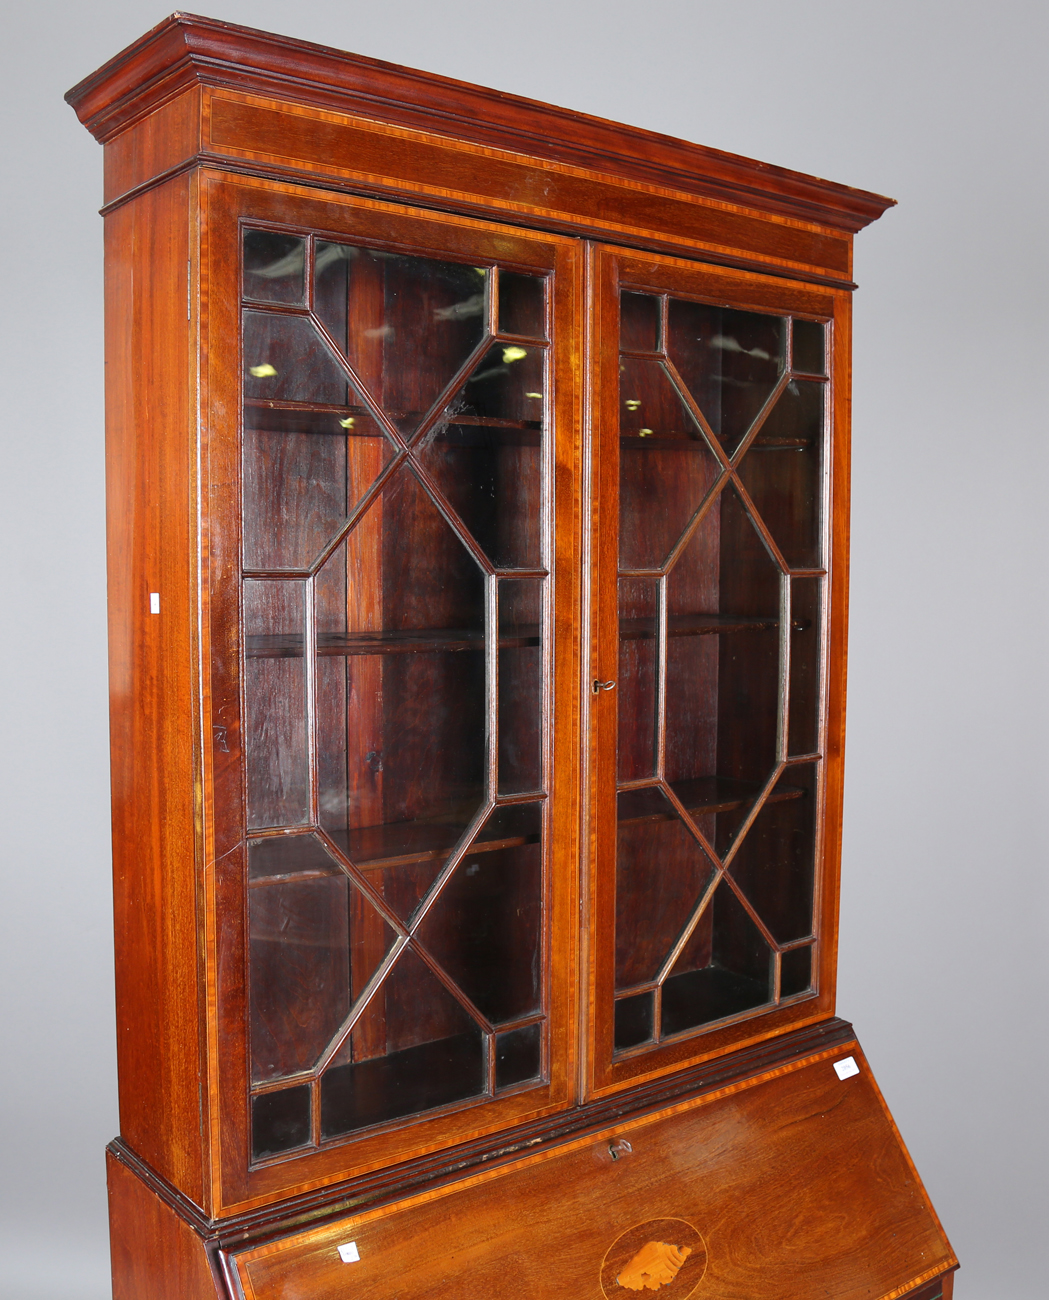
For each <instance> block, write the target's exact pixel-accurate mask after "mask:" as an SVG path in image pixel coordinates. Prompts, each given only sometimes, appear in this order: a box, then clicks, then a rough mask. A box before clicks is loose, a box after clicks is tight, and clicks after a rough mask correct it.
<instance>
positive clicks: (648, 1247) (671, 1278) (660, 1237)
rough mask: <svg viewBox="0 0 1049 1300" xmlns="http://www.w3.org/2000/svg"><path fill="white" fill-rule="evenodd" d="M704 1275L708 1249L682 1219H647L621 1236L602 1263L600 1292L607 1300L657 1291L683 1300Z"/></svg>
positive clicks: (670, 1297)
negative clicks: (628, 1294) (633, 1292)
mask: <svg viewBox="0 0 1049 1300" xmlns="http://www.w3.org/2000/svg"><path fill="white" fill-rule="evenodd" d="M706 1271H707V1247H706V1243H705V1242H704V1240H703V1238H702V1236H701V1235H700V1233H699V1232H698V1231H697V1230H696V1229H695V1228H694V1227H693V1226H692V1224H691V1223H687V1222H686V1221H685V1220H684V1219H649V1220H648V1221H647V1222H646V1223H639V1224H638V1225H637V1226H636V1227H634V1228H628V1229H627V1231H626V1232H624V1233H621V1234H620V1236H618V1237H617V1238H616V1239H615V1241H614V1242H613V1243H612V1245H611V1246H609V1248H608V1251H607V1252H606V1254H605V1258H604V1260H603V1261H602V1263H601V1290H602V1291H603V1292H604V1293H605V1295H606V1296H607V1297H608V1300H615V1298H616V1297H625V1296H626V1294H627V1292H629V1291H658V1292H659V1294H660V1295H661V1296H664V1297H666V1300H685V1297H686V1296H690V1295H691V1294H692V1292H693V1291H695V1289H696V1287H697V1286H699V1284H700V1282H702V1281H703V1275H704V1273H705V1272H706Z"/></svg>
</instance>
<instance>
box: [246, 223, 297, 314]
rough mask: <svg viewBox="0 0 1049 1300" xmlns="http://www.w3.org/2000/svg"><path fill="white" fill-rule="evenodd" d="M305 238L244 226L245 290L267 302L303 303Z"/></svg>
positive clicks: (247, 295) (250, 295) (251, 296)
mask: <svg viewBox="0 0 1049 1300" xmlns="http://www.w3.org/2000/svg"><path fill="white" fill-rule="evenodd" d="M305 271H306V241H305V240H304V239H303V238H302V237H301V235H285V234H282V233H281V232H280V231H277V230H245V232H244V294H245V297H247V298H257V299H261V300H262V301H264V302H287V303H301V302H302V300H303V290H304V288H305V285H306V278H305Z"/></svg>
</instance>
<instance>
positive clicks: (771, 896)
mask: <svg viewBox="0 0 1049 1300" xmlns="http://www.w3.org/2000/svg"><path fill="white" fill-rule="evenodd" d="M816 769H817V764H815V763H802V764H799V765H798V766H796V767H788V768H785V769H784V771H783V773H782V774H781V776H780V777H779V779H778V780H777V782H776V784H775V786H774V787H773V790H772V793H771V794H770V795H769V797H768V800H767V801H766V802H765V804H764V805H763V806H762V808H761V811H760V812H759V813H758V815H757V817H756V818H755V819H754V824H753V825H752V826H751V827H750V829H749V831H748V832H747V834H746V835H745V837H744V838H743V841H742V843H741V844H740V847H739V849H738V851H737V853H736V855H735V857H734V858H733V860H732V865H731V867H730V868H729V870H730V871H731V873H732V878H733V880H735V882H736V883H737V884H738V885H739V887H740V889H741V890H742V891H743V893H744V894H745V895H746V897H747V899H748V901H749V902H750V905H751V906H752V907H753V908H754V911H755V912H756V913H757V914H758V916H760V917H761V919H762V921H763V922H764V924H765V928H766V929H767V930H768V931H769V933H770V934H771V935H772V937H773V938H774V939H775V940H776V942H777V943H791V942H792V941H794V940H796V939H806V938H808V936H809V935H811V934H812V919H813V918H812V905H813V881H814V878H815V871H816V865H815V852H816V793H817V790H816Z"/></svg>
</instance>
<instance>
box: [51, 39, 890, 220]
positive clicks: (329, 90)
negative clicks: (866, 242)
mask: <svg viewBox="0 0 1049 1300" xmlns="http://www.w3.org/2000/svg"><path fill="white" fill-rule="evenodd" d="M194 84H207V85H212V86H227V87H236V88H238V89H241V90H251V91H255V92H261V93H264V94H269V95H282V96H289V97H291V98H294V99H296V100H299V101H301V102H304V103H311V104H314V105H318V106H320V107H324V108H329V109H336V110H342V111H344V112H346V111H348V112H356V113H364V114H366V115H368V116H370V117H373V118H377V119H379V120H381V121H385V122H390V123H394V124H397V125H402V126H412V127H416V128H421V129H423V130H430V131H436V132H440V133H444V134H450V135H454V136H456V137H459V138H461V139H465V140H468V141H471V142H473V143H475V144H480V145H487V146H492V147H496V148H502V149H510V150H514V151H516V152H520V153H524V154H529V155H531V156H533V157H535V158H537V159H541V160H546V161H551V162H561V163H568V164H570V165H573V166H581V167H587V168H592V169H596V170H598V171H602V172H606V173H609V174H611V175H613V176H618V177H622V178H624V179H629V180H634V181H643V182H646V183H649V184H657V185H665V186H671V187H673V188H675V189H679V190H682V191H684V192H685V193H690V194H695V195H697V196H701V197H705V198H712V199H715V200H719V201H722V202H730V203H736V204H744V205H746V206H749V207H753V208H756V209H758V210H761V211H766V212H775V213H778V214H780V215H786V216H789V217H793V218H796V219H800V220H803V221H815V222H818V223H820V224H822V225H826V226H829V227H831V228H834V229H837V230H840V231H845V232H849V233H851V232H854V231H857V230H861V229H862V228H863V227H864V226H866V225H868V224H869V223H870V222H872V221H874V220H876V219H877V218H878V217H880V216H881V215H882V213H883V212H885V210H886V209H887V208H889V207H892V206H893V205H894V203H895V200H894V199H890V198H886V197H885V196H883V195H880V194H874V193H871V192H869V191H867V190H860V189H854V188H852V187H851V186H847V185H839V184H836V183H834V182H831V181H826V180H822V179H820V178H818V177H815V176H807V175H805V174H804V173H801V172H795V171H792V170H790V169H788V168H782V167H774V166H772V165H770V164H768V163H763V162H758V161H755V160H754V159H750V158H744V157H741V156H739V155H737V154H731V153H726V152H724V151H722V150H718V149H711V148H709V147H707V146H704V145H697V144H691V143H689V142H687V141H684V140H679V139H676V138H674V137H672V136H666V135H660V134H658V133H657V132H654V131H646V130H643V129H641V128H639V127H632V126H625V125H622V124H620V123H616V122H611V121H608V120H607V119H604V118H599V117H592V116H589V115H587V114H584V113H577V112H573V111H571V110H569V109H565V108H560V107H557V106H555V105H551V104H545V103H542V102H540V101H537V100H532V99H527V98H524V97H523V96H518V95H510V94H505V93H502V92H500V91H496V90H489V89H486V88H484V87H478V86H474V85H471V84H470V83H468V82H461V81H456V80H453V79H452V78H448V77H441V76H437V75H435V74H432V73H426V72H421V71H418V70H415V69H412V68H404V67H401V66H399V65H397V64H393V63H385V62H383V61H381V60H379V59H370V58H366V57H364V56H362V55H357V54H349V53H345V52H343V51H340V50H335V49H331V48H329V47H327V46H323V45H315V44H313V43H311V42H307V41H297V40H292V39H290V38H288V37H282V36H276V35H272V34H270V33H267V32H261V31H257V30H255V29H253V28H249V27H241V26H238V25H236V24H233V23H224V22H218V21H216V20H214V19H211V18H203V17H199V16H196V15H193V14H186V13H174V14H172V15H171V16H170V17H169V18H166V19H165V20H164V21H163V22H161V23H159V24H158V25H157V26H156V27H154V28H153V29H152V31H150V32H147V33H146V35H145V36H143V37H142V38H141V39H140V40H138V41H136V42H134V43H133V44H132V45H129V46H128V47H127V49H125V50H123V51H121V53H120V54H117V55H116V56H115V57H114V58H112V59H110V60H109V61H108V62H107V63H105V64H103V66H102V67H101V68H99V69H98V70H97V71H96V72H94V73H92V74H91V75H90V76H89V77H86V78H85V79H84V80H83V81H81V82H79V83H78V84H77V85H76V86H74V87H73V88H72V90H70V91H69V92H68V93H67V95H66V100H67V101H68V102H69V104H70V105H71V106H72V107H73V108H74V110H75V111H76V114H77V116H78V117H79V119H80V121H81V122H83V124H84V125H85V126H86V127H87V128H88V130H89V131H90V132H91V133H92V135H94V136H95V138H96V139H97V140H99V141H100V142H102V143H105V142H106V141H108V140H111V139H112V138H113V137H114V136H116V135H118V134H119V133H120V132H121V131H122V130H124V129H125V128H127V127H128V126H130V125H132V124H133V123H134V122H136V121H137V120H139V119H140V118H141V117H143V116H145V115H146V114H149V113H151V112H153V111H154V110H155V109H156V108H158V107H160V106H161V105H162V104H164V103H166V102H167V101H168V100H169V99H171V98H173V97H174V96H175V95H177V94H179V93H180V92H181V91H183V90H185V89H186V88H187V87H189V86H191V85H194Z"/></svg>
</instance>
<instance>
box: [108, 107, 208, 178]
mask: <svg viewBox="0 0 1049 1300" xmlns="http://www.w3.org/2000/svg"><path fill="white" fill-rule="evenodd" d="M200 110H201V91H200V88H199V87H198V86H193V87H191V88H190V89H189V90H186V91H183V93H182V94H181V95H179V96H178V98H177V99H173V100H171V101H170V103H167V104H164V105H163V106H162V107H161V108H158V109H157V111H156V112H155V113H151V114H150V115H149V117H146V118H143V119H142V120H141V121H139V122H136V123H135V125H134V126H133V127H131V128H129V129H128V130H126V131H123V132H122V133H121V134H120V135H118V136H116V137H115V138H114V139H112V140H110V141H108V142H107V144H106V147H105V151H104V155H103V156H104V168H103V171H104V184H103V196H104V202H106V203H111V202H112V201H113V199H115V198H118V197H119V196H120V195H122V194H128V193H129V192H130V191H132V190H134V189H136V188H137V187H138V186H140V185H145V184H147V183H148V182H149V181H151V180H153V179H154V178H155V177H157V176H163V175H164V174H165V173H167V172H170V171H173V170H174V169H175V168H177V167H181V166H185V165H186V164H188V163H190V162H192V161H193V159H194V158H195V157H196V155H197V151H198V150H199V149H200Z"/></svg>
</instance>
